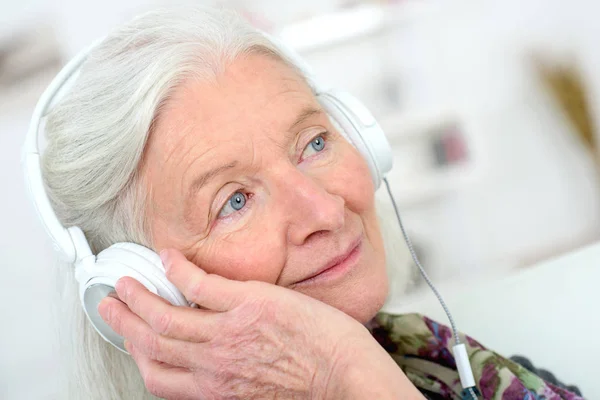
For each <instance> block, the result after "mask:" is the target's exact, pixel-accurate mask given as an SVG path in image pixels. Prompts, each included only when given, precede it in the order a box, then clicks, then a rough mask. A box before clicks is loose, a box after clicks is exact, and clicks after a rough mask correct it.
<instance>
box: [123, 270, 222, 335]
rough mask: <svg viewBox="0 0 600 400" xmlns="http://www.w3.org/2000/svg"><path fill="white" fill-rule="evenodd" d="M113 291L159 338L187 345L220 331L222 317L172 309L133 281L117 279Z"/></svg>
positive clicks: (203, 312)
mask: <svg viewBox="0 0 600 400" xmlns="http://www.w3.org/2000/svg"><path fill="white" fill-rule="evenodd" d="M116 289H117V294H118V295H119V298H120V299H121V300H122V301H123V302H125V304H127V306H129V309H130V310H131V311H132V312H134V313H135V314H137V315H138V316H139V317H140V318H142V319H143V320H144V321H145V322H146V323H147V324H148V325H150V327H151V328H152V330H154V332H156V333H158V334H160V335H163V336H167V337H170V338H173V339H178V340H184V341H187V342H206V341H209V340H211V339H212V338H213V337H214V336H215V335H216V334H217V332H218V330H219V320H220V319H221V318H220V317H221V314H219V313H215V312H213V311H209V310H199V309H196V308H191V307H176V306H173V305H171V304H170V303H169V302H168V301H166V300H165V299H163V298H161V297H159V296H157V295H155V294H154V293H152V292H150V291H149V290H148V289H146V287H145V286H144V285H142V284H141V283H139V282H138V281H136V280H135V279H133V278H129V277H125V278H121V279H119V280H118V281H117V284H116Z"/></svg>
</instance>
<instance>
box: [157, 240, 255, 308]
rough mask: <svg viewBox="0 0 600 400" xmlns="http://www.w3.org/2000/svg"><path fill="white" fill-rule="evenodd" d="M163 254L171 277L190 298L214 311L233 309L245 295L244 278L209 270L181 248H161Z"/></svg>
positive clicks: (188, 298)
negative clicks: (189, 257)
mask: <svg viewBox="0 0 600 400" xmlns="http://www.w3.org/2000/svg"><path fill="white" fill-rule="evenodd" d="M160 258H161V260H162V262H163V265H164V267H165V270H166V272H167V279H169V281H171V282H172V283H173V284H174V285H175V286H176V287H177V289H179V290H180V291H181V293H183V295H184V296H185V298H186V299H187V300H188V301H192V302H194V303H196V304H197V305H199V306H201V307H204V308H207V309H209V310H213V311H229V310H231V309H233V308H235V307H237V306H238V305H239V304H241V303H242V301H243V300H244V298H245V295H244V292H245V291H244V285H243V284H242V282H239V281H234V280H230V279H227V278H223V277H222V276H219V275H215V274H207V273H206V272H205V271H204V270H202V269H201V268H200V267H198V266H197V265H196V264H194V263H192V262H190V261H188V259H187V258H185V256H184V255H183V254H182V253H181V252H180V251H179V250H176V249H164V250H162V251H161V252H160Z"/></svg>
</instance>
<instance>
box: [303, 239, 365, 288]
mask: <svg viewBox="0 0 600 400" xmlns="http://www.w3.org/2000/svg"><path fill="white" fill-rule="evenodd" d="M362 243H363V236H362V235H360V236H359V237H358V239H356V240H354V241H353V242H352V243H351V245H350V246H348V247H349V248H348V250H346V251H345V252H344V253H342V254H340V255H339V256H336V257H334V258H333V259H332V260H331V261H329V262H328V263H327V264H325V265H324V266H323V267H322V268H320V269H319V270H318V271H317V272H316V273H314V274H312V275H310V276H309V277H308V278H305V279H303V280H301V281H298V282H296V283H295V284H294V285H293V286H299V285H306V284H313V283H315V282H323V281H330V280H334V279H337V278H339V277H341V276H343V275H345V274H346V273H347V272H348V271H350V270H351V269H352V268H354V266H356V264H358V261H359V259H360V255H361V252H362Z"/></svg>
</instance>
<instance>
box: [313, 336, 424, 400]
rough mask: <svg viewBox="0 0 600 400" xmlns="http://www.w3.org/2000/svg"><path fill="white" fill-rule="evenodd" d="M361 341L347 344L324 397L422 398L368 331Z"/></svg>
mask: <svg viewBox="0 0 600 400" xmlns="http://www.w3.org/2000/svg"><path fill="white" fill-rule="evenodd" d="M361 336H362V337H361V338H360V339H358V340H352V341H347V346H344V347H345V348H344V349H343V350H342V352H343V353H342V354H340V355H339V356H338V357H337V358H336V360H334V363H333V365H332V368H331V374H330V379H329V382H328V385H327V390H326V392H325V395H324V396H323V398H326V399H341V398H344V399H353V398H356V399H363V398H364V399H371V398H373V399H375V398H376V399H398V398H402V399H407V400H412V399H419V400H421V399H423V398H424V397H423V395H422V394H421V393H420V392H419V391H418V390H417V388H416V387H415V386H414V385H413V384H412V383H411V382H410V381H409V380H408V378H407V377H406V375H405V374H404V372H403V371H402V369H401V368H400V367H399V366H398V365H397V364H396V363H395V362H394V360H393V359H392V357H390V355H389V354H388V353H387V352H386V351H385V350H384V349H383V348H382V347H381V346H380V345H379V343H377V341H376V340H375V339H373V337H372V336H371V335H370V333H369V332H368V331H366V330H365V332H364V335H361Z"/></svg>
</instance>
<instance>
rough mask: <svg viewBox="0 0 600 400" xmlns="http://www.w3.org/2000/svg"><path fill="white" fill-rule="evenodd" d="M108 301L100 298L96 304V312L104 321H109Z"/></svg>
mask: <svg viewBox="0 0 600 400" xmlns="http://www.w3.org/2000/svg"><path fill="white" fill-rule="evenodd" d="M108 302H109V301H108V300H106V299H102V300H101V301H100V303H99V304H98V314H100V316H101V317H102V319H103V320H104V322H108V321H110V306H109V305H108V304H107V303H108Z"/></svg>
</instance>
